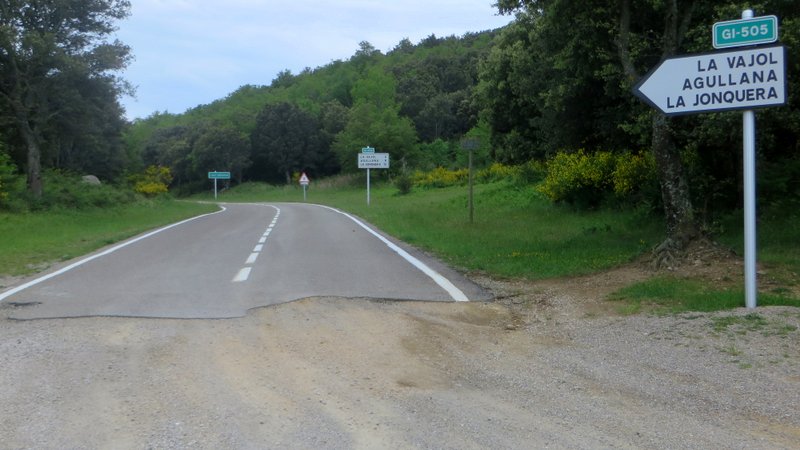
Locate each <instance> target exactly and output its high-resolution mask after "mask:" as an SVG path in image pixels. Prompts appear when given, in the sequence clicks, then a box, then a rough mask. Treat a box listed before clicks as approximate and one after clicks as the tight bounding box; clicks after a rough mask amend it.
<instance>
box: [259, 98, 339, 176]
mask: <svg viewBox="0 0 800 450" xmlns="http://www.w3.org/2000/svg"><path fill="white" fill-rule="evenodd" d="M250 143H251V146H252V159H253V166H252V168H251V171H250V173H251V175H252V177H253V178H256V179H267V180H269V179H274V177H275V176H276V175H280V176H283V178H284V179H285V180H286V184H289V183H291V181H292V172H293V171H297V170H308V169H311V170H313V169H315V168H316V167H317V165H318V164H319V163H320V162H321V161H323V160H324V159H325V153H326V149H325V147H324V146H323V145H322V139H321V136H320V126H319V123H318V121H317V119H316V118H315V117H314V116H312V115H311V114H309V113H307V112H305V111H303V110H302V109H300V108H298V107H297V106H295V105H292V104H290V103H286V102H282V103H278V104H275V105H267V106H265V107H264V109H263V110H261V112H260V113H259V114H258V117H257V118H256V127H255V129H254V130H253V133H252V135H251V136H250Z"/></svg>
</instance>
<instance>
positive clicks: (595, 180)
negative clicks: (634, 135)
mask: <svg viewBox="0 0 800 450" xmlns="http://www.w3.org/2000/svg"><path fill="white" fill-rule="evenodd" d="M653 176H655V173H654V171H653V163H652V158H647V157H643V156H640V155H631V154H630V153H622V154H618V155H615V154H613V153H611V152H604V151H601V152H596V153H593V154H587V153H586V152H585V151H584V150H579V151H577V152H573V153H566V152H560V153H558V154H557V155H556V156H555V157H554V158H553V159H551V160H550V161H548V163H547V176H546V177H545V179H544V182H543V183H542V184H541V185H540V186H539V188H538V189H539V191H540V192H542V193H543V194H545V195H546V196H547V197H548V198H549V199H550V200H552V201H554V202H562V201H563V202H567V203H576V204H582V205H588V206H595V205H597V204H598V203H599V202H600V201H601V200H602V199H603V197H604V196H605V195H607V194H609V193H614V194H616V195H618V196H620V197H624V196H627V195H630V194H632V193H634V192H636V191H637V190H638V189H639V187H640V186H641V185H643V184H644V183H645V181H647V180H649V179H652V177H653Z"/></svg>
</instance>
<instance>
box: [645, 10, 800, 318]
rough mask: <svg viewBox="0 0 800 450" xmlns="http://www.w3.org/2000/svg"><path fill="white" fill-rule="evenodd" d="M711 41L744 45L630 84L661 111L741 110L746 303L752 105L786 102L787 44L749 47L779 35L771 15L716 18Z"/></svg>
mask: <svg viewBox="0 0 800 450" xmlns="http://www.w3.org/2000/svg"><path fill="white" fill-rule="evenodd" d="M712 36H713V41H714V47H716V48H727V47H742V46H748V47H749V48H747V49H744V50H734V51H725V52H715V53H707V54H701V55H687V56H678V57H674V58H667V59H665V60H663V61H661V63H660V64H659V65H658V66H656V67H655V68H654V69H653V70H651V71H650V72H649V73H648V74H647V75H646V76H645V77H644V78H642V80H641V81H639V83H637V84H636V86H635V87H634V88H633V93H634V94H635V95H636V96H638V97H640V98H641V99H642V100H644V101H645V102H647V103H649V104H650V105H651V106H653V107H654V108H657V109H658V110H660V111H661V112H662V113H663V114H665V115H668V116H670V115H679V114H692V113H701V112H718V111H728V110H744V112H743V114H742V153H743V158H744V283H745V306H746V307H747V308H749V309H753V308H755V307H756V303H757V295H758V290H757V280H756V119H755V113H754V112H753V108H763V107H769V106H781V105H783V104H785V103H786V98H787V95H786V48H785V47H783V46H781V45H774V46H768V47H750V46H752V45H754V44H760V43H769V42H775V41H777V39H778V19H777V17H775V16H764V17H755V18H754V17H753V11H752V10H750V9H747V10H744V11H742V19H741V20H729V21H725V22H718V23H716V24H714V27H713V28H712Z"/></svg>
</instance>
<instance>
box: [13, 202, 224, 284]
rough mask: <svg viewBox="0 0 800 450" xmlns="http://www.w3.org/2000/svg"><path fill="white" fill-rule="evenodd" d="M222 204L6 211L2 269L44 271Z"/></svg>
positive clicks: (16, 272) (26, 272)
mask: <svg viewBox="0 0 800 450" xmlns="http://www.w3.org/2000/svg"><path fill="white" fill-rule="evenodd" d="M216 210H217V207H216V206H215V205H209V204H197V203H189V202H179V201H174V200H161V201H142V202H137V203H132V204H126V205H123V206H119V207H114V208H93V209H82V210H70V209H62V210H52V211H45V212H36V213H6V212H0V275H10V276H19V275H29V274H32V273H35V272H39V271H42V270H45V269H46V268H47V267H49V265H50V264H52V263H53V262H58V261H65V260H68V259H71V258H74V257H77V256H81V255H85V254H87V253H90V252H92V251H94V250H97V249H98V248H100V247H103V246H105V245H108V244H112V243H114V242H117V241H121V240H124V239H127V238H129V237H131V236H135V235H137V234H139V233H142V232H144V231H146V230H149V229H152V228H156V227H159V226H163V225H167V224H170V223H173V222H176V221H179V220H182V219H185V218H188V217H192V216H196V215H198V214H203V213H207V212H211V211H216Z"/></svg>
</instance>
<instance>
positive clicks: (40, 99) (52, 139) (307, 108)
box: [0, 0, 800, 241]
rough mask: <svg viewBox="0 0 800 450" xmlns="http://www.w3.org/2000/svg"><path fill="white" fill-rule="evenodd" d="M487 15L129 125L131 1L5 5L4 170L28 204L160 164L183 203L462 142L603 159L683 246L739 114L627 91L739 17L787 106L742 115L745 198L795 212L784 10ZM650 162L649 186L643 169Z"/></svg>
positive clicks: (734, 155) (651, 6)
mask: <svg viewBox="0 0 800 450" xmlns="http://www.w3.org/2000/svg"><path fill="white" fill-rule="evenodd" d="M78 5H82V6H80V7H79V6H78ZM496 6H497V10H498V12H499V13H504V14H514V15H515V20H514V21H513V22H512V23H511V24H510V25H509V26H507V27H505V28H503V29H500V30H494V31H486V32H480V33H468V34H465V35H463V36H461V37H456V36H448V37H437V36H434V35H431V36H429V37H427V38H425V39H423V40H422V41H420V42H418V43H412V42H410V41H409V40H408V39H403V40H401V41H400V42H398V44H397V45H396V46H395V47H394V48H392V49H391V50H389V51H387V52H385V53H384V52H382V51H380V50H378V49H376V48H375V47H374V46H373V45H371V44H370V43H369V42H367V41H364V42H362V43H361V44H360V45H359V47H358V48H357V49H355V51H354V54H353V55H352V56H351V57H350V58H349V59H347V60H336V61H332V62H331V63H329V64H327V65H325V66H322V67H317V68H313V69H312V68H307V69H305V70H303V71H302V72H300V73H297V74H293V73H291V72H290V71H288V70H285V71H282V72H280V73H278V74H276V75H275V76H274V78H273V79H272V80H271V81H270V82H269V83H268V84H266V83H265V84H264V85H247V86H242V87H240V88H239V89H237V90H236V91H235V92H232V93H231V94H230V95H228V96H227V97H226V98H223V99H220V100H217V101H215V102H213V103H211V104H208V105H199V106H197V107H195V108H192V109H190V110H188V111H186V112H184V113H182V114H171V113H167V112H159V113H154V114H153V115H151V116H150V117H147V118H144V119H137V120H135V121H133V122H132V123H126V121H125V120H124V119H123V111H122V109H121V108H120V106H119V103H118V98H119V96H120V94H121V93H122V92H124V91H125V89H126V85H125V83H124V82H123V81H122V80H121V79H120V78H119V77H118V71H119V70H120V69H122V68H124V66H125V64H126V62H127V60H128V58H129V49H128V48H127V47H125V45H124V44H122V43H119V42H109V41H108V40H107V36H108V33H109V31H110V30H112V29H113V22H114V21H115V20H119V19H122V18H124V17H125V16H126V15H127V13H128V9H129V4H128V2H126V1H121V0H117V1H114V0H92V1H89V2H86V1H82V2H75V1H59V0H49V1H42V2H35V3H31V2H21V1H10V0H2V1H0V11H1V12H2V18H1V19H0V27H2V28H0V76H1V77H2V79H0V127H1V128H0V174H2V173H7V172H8V168H9V167H17V168H19V169H21V171H24V172H25V173H27V175H28V184H29V186H30V188H31V189H33V190H35V189H37V187H38V188H39V189H41V181H40V180H39V178H37V177H40V175H39V172H40V170H41V169H42V168H44V169H47V168H59V169H63V170H68V171H73V172H75V173H78V174H87V173H91V174H94V175H97V176H99V177H100V178H101V179H103V180H106V181H111V182H124V181H125V180H128V179H130V176H131V175H133V174H136V173H143V172H144V171H145V168H147V167H149V166H162V167H167V168H169V169H170V172H171V186H172V189H173V191H174V192H176V193H178V194H183V193H192V192H196V191H199V190H203V189H207V187H208V183H207V180H206V173H207V172H208V171H210V170H229V171H231V172H232V173H233V175H234V180H233V181H234V182H242V181H247V180H252V181H266V182H270V183H286V182H289V181H290V180H291V179H292V175H293V174H295V173H297V172H300V171H306V172H308V173H309V175H311V176H312V177H313V178H314V179H318V178H319V177H323V176H328V175H334V174H338V173H342V172H345V173H346V172H354V171H356V170H357V168H356V153H358V152H359V151H360V149H361V148H362V147H364V146H367V145H370V146H372V147H374V148H376V149H377V150H378V151H381V152H388V153H390V154H391V158H392V161H393V163H392V169H391V170H390V171H389V172H388V174H389V175H392V174H398V173H400V172H402V171H410V170H415V169H419V170H430V169H434V168H436V167H444V168H460V167H463V166H464V160H465V158H464V151H463V150H462V149H461V146H460V141H461V140H462V139H463V138H464V137H465V136H471V137H478V138H479V142H480V148H479V149H478V150H477V152H476V153H477V154H476V161H477V163H478V165H488V164H491V163H493V162H499V163H504V164H525V163H529V162H531V161H539V162H542V163H543V162H545V161H555V160H559V159H558V158H562V159H560V160H561V161H566V160H567V159H564V158H563V157H560V156H559V155H573V160H574V161H577V160H578V159H575V158H583V159H582V160H581V161H589V162H590V163H591V162H592V161H594V163H595V164H596V163H597V161H599V160H600V159H602V158H605V159H604V160H603V161H611V159H608V158H610V157H609V156H605V155H611V156H614V155H616V156H615V157H616V159H615V161H623V163H624V162H625V161H627V160H629V161H634V162H636V164H638V165H637V166H636V167H634V169H636V170H640V169H641V170H642V173H643V174H649V175H647V177H649V179H648V180H646V181H642V182H641V183H640V184H641V186H638V187H634V188H631V187H630V186H628V187H627V188H626V190H625V192H633V191H636V196H635V200H634V201H636V202H644V203H646V204H649V205H650V207H651V208H652V209H653V210H657V209H660V208H663V210H664V212H665V219H666V221H665V222H666V225H667V230H668V234H669V235H670V237H673V238H675V239H676V240H677V241H682V240H686V239H690V238H691V237H693V236H695V235H696V234H697V233H698V232H699V231H700V230H699V228H698V224H699V223H700V222H702V221H703V220H705V219H707V218H708V217H711V216H713V215H714V214H716V213H718V212H720V211H729V210H732V209H735V208H737V207H738V206H739V202H740V199H741V160H742V158H741V117H740V116H741V115H740V114H739V113H736V112H726V113H716V114H702V115H695V116H684V117H680V118H674V119H670V118H666V117H664V116H662V115H660V114H657V113H656V112H655V111H653V110H652V109H651V108H649V107H648V106H647V105H645V104H643V103H642V102H641V101H639V100H638V99H637V98H636V97H634V96H633V95H632V93H631V87H632V86H633V85H634V84H635V82H636V81H637V80H638V79H639V78H640V77H641V76H643V75H644V74H645V73H646V72H647V71H648V70H650V69H651V68H652V67H654V66H655V65H656V64H657V63H658V61H659V60H661V59H663V58H665V57H669V56H672V55H677V54H685V53H698V52H707V51H711V50H712V48H711V25H712V24H713V23H714V22H716V21H720V20H730V19H735V18H738V17H739V16H740V14H741V10H742V9H744V8H745V7H750V8H753V9H754V10H755V11H756V15H766V14H774V15H776V16H778V17H779V19H780V42H781V43H782V44H783V45H785V46H786V47H787V55H788V56H787V60H788V67H787V73H788V77H789V81H788V83H789V86H788V92H789V101H788V104H787V105H785V106H782V107H779V108H771V109H765V110H762V111H759V112H758V114H757V120H758V127H759V134H758V151H759V164H758V167H759V181H760V191H759V193H760V195H761V197H762V199H763V200H766V201H767V202H768V203H776V202H777V203H780V202H784V203H785V202H796V201H797V199H798V196H799V195H800V154H799V153H798V150H800V144H798V142H799V141H800V140H799V139H798V137H800V10H798V8H797V6H796V1H795V0H768V1H762V2H759V3H758V4H747V5H745V4H744V3H740V2H719V1H700V0H667V1H659V2H653V1H649V0H618V1H614V2H608V1H600V0H590V1H581V2H577V1H567V0H541V1H535V0H527V1H513V0H500V1H498V2H497V4H496ZM70 27H72V28H70ZM265 81H266V80H265ZM37 149H38V151H37ZM598 155H599V156H598ZM600 156H601V157H602V158H600ZM592 158H596V159H594V160H593V159H592ZM4 161H5V162H4ZM647 161H651V162H652V163H651V165H652V168H653V170H652V171H651V172H646V171H644V169H643V168H646V166H647ZM623 163H618V164H620V165H621V167H622V166H624V167H627V170H634V169H631V167H633V163H630V164H627V166H626V165H625V164H623ZM39 166H41V167H39ZM4 167H5V169H4ZM624 167H623V168H624ZM4 170H5V172H4ZM575 170H578V169H575ZM581 170H584V169H581ZM614 170H617V169H614ZM618 170H622V169H618ZM551 172H552V173H555V172H553V171H551ZM383 173H386V172H383ZM609 173H611V172H609ZM615 173H616V172H615ZM571 175H574V174H571ZM608 176H609V177H611V176H612V175H608ZM614 176H616V175H614ZM647 177H645V178H647ZM631 179H633V178H631ZM636 179H637V180H640V179H643V178H641V177H639V178H636ZM571 180H580V177H573V178H571ZM612 181H613V180H612ZM612 181H609V180H600V181H599V182H598V181H597V180H595V182H596V183H597V184H596V185H589V184H586V185H585V186H583V188H582V189H583V191H584V192H586V191H592V196H591V198H590V201H588V202H586V203H585V204H588V205H589V206H597V201H600V200H602V196H597V195H596V194H597V192H600V193H601V194H602V193H603V192H604V190H606V189H608V190H609V191H610V190H613V188H612V187H611V186H612V185H613V183H612ZM1 182H2V180H0V183H1ZM570 182H573V183H578V184H580V183H585V182H584V181H570ZM646 186H656V187H655V188H652V189H650V190H649V191H648V190H647V189H646ZM0 189H2V187H0ZM0 193H2V192H0ZM566 198H567V201H572V200H574V198H570V197H566ZM598 199H600V200H598Z"/></svg>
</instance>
